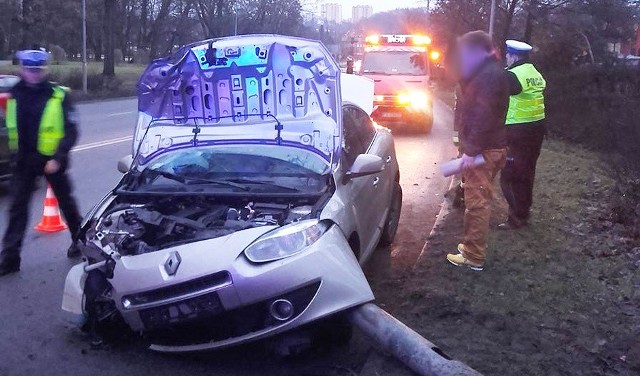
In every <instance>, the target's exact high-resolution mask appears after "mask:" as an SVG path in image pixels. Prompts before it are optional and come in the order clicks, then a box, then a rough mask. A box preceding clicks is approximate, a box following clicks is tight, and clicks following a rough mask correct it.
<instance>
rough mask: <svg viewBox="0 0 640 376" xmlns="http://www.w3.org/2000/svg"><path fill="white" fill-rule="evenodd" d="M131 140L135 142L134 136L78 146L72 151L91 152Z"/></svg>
mask: <svg viewBox="0 0 640 376" xmlns="http://www.w3.org/2000/svg"><path fill="white" fill-rule="evenodd" d="M131 140H133V136H126V137H119V138H113V139H111V140H104V141H97V142H91V143H88V144H84V145H78V146H76V147H74V148H73V149H71V151H73V152H75V151H84V150H90V149H95V148H99V147H103V146H109V145H114V144H119V143H121V142H127V141H131Z"/></svg>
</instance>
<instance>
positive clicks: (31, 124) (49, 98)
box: [0, 50, 82, 275]
mask: <svg viewBox="0 0 640 376" xmlns="http://www.w3.org/2000/svg"><path fill="white" fill-rule="evenodd" d="M16 57H17V58H18V60H19V61H20V64H21V69H20V75H21V78H22V79H21V80H20V82H18V83H17V84H16V85H15V86H14V87H13V89H11V92H10V93H11V98H10V99H9V100H8V102H7V111H6V119H5V122H6V126H7V134H8V139H9V149H10V150H11V151H12V153H13V154H14V158H15V159H14V160H15V168H14V172H13V174H14V175H13V184H12V203H11V207H10V211H9V224H8V226H7V230H6V233H5V235H4V238H3V241H2V247H3V248H2V252H1V253H0V275H6V274H10V273H15V272H17V271H19V270H20V251H21V248H22V240H23V238H24V234H25V230H26V227H27V222H28V212H29V203H30V201H31V195H32V192H33V190H34V186H35V182H36V178H37V177H39V176H42V175H44V177H45V178H46V179H47V181H48V182H49V184H51V188H52V189H53V192H54V193H55V195H56V197H57V198H58V202H59V203H60V209H61V211H62V214H63V215H64V217H65V219H66V221H67V224H68V226H69V230H70V232H71V234H72V240H73V238H74V235H75V234H76V233H77V232H78V230H79V227H80V222H81V219H82V218H81V216H80V213H79V212H78V208H77V206H76V202H75V199H74V198H73V196H72V195H71V184H70V182H69V178H68V177H67V174H66V170H67V167H68V162H69V151H70V150H71V148H72V147H73V145H74V144H75V142H76V140H77V138H78V131H77V128H76V122H75V121H76V120H75V116H74V109H73V105H72V103H71V101H70V99H69V95H68V93H67V91H66V90H65V89H64V88H62V87H60V86H58V85H56V84H53V83H51V82H49V81H48V80H47V66H46V65H47V60H48V58H49V54H48V53H47V52H45V51H41V50H25V51H19V52H18V53H17V54H16ZM73 244H74V243H73V241H72V246H71V247H70V248H69V250H68V251H67V255H68V256H69V257H75V256H78V255H79V251H78V249H77V248H76V247H75V246H74V245H73Z"/></svg>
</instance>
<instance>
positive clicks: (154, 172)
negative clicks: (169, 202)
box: [148, 170, 186, 184]
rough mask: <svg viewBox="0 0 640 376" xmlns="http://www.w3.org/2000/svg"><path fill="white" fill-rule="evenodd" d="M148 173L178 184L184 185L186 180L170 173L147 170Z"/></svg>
mask: <svg viewBox="0 0 640 376" xmlns="http://www.w3.org/2000/svg"><path fill="white" fill-rule="evenodd" d="M148 171H149V172H150V173H152V174H155V175H158V176H162V177H163V178H167V179H170V180H175V181H177V182H179V183H182V184H185V183H186V179H185V178H184V177H183V176H180V175H176V174H172V173H170V172H166V171H160V170H148Z"/></svg>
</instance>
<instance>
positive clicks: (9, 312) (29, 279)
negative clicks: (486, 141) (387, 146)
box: [0, 100, 455, 376]
mask: <svg viewBox="0 0 640 376" xmlns="http://www.w3.org/2000/svg"><path fill="white" fill-rule="evenodd" d="M78 110H79V115H80V123H81V129H80V130H81V137H80V141H79V143H78V146H77V147H76V148H75V149H74V151H73V152H72V153H73V154H72V167H71V176H72V178H73V181H74V185H75V189H76V190H75V194H76V197H77V199H78V203H79V205H80V207H81V210H83V211H88V210H89V209H91V207H92V206H93V204H95V203H96V202H97V201H98V200H99V199H100V198H101V197H102V196H103V195H104V194H105V193H106V192H107V191H108V190H109V189H110V188H111V187H113V186H114V185H115V183H116V182H117V181H118V179H119V177H120V174H119V173H118V172H117V170H116V163H117V161H118V159H119V158H120V157H121V156H124V155H126V154H129V153H130V148H131V142H130V137H131V135H132V132H133V128H134V125H135V121H136V102H135V100H115V101H105V102H97V103H88V104H82V105H79V106H78ZM435 119H436V122H435V126H434V129H433V132H432V133H431V134H430V135H428V136H425V135H402V134H398V135H396V139H395V142H396V149H397V153H398V159H399V162H400V170H401V184H402V187H403V190H404V200H403V213H402V217H401V223H400V230H399V233H398V237H397V241H396V243H395V244H394V245H393V246H392V249H391V252H388V250H381V251H380V252H378V253H377V255H376V256H375V257H374V258H373V260H372V261H371V262H370V263H369V265H367V267H366V272H367V275H368V277H369V278H370V279H371V280H372V281H375V280H376V278H379V276H381V275H384V276H389V275H390V274H392V273H398V272H402V271H406V270H408V269H409V268H411V267H412V266H413V264H414V263H415V261H416V260H417V258H418V256H419V254H420V251H421V249H422V245H423V244H424V242H425V240H426V237H427V235H428V234H429V231H430V230H431V227H432V226H433V223H434V221H435V218H436V215H437V213H438V211H439V208H440V205H441V203H442V197H443V194H444V192H445V190H446V187H447V184H448V181H447V180H446V179H444V178H442V177H440V176H439V174H438V172H437V164H438V163H439V162H441V161H444V160H447V159H449V158H451V157H452V156H453V155H454V152H455V151H454V148H453V146H452V145H451V111H450V110H449V109H448V108H447V107H446V106H445V105H444V104H442V103H440V102H436V103H435ZM44 194H45V187H44V186H42V187H40V189H39V190H38V191H37V192H35V194H34V197H33V202H32V205H31V209H30V212H31V219H30V226H29V227H30V228H32V227H33V226H34V225H35V224H36V223H37V222H38V221H39V219H40V216H41V215H42V210H43V208H42V202H43V198H44ZM8 201H9V200H8V198H7V197H6V195H2V196H0V213H2V214H0V231H2V232H4V229H5V228H6V225H7V218H6V213H7V211H8V205H9V202H8ZM68 245H69V236H68V234H67V233H57V234H41V233H38V232H36V231H35V230H29V231H28V234H27V237H26V239H25V242H24V249H23V254H22V257H23V261H22V270H21V272H20V273H18V274H15V275H11V276H7V277H3V278H0V323H1V324H0V376H17V375H30V376H32V375H69V374H73V375H109V376H111V375H125V374H126V375H142V374H154V375H171V376H175V375H183V374H190V375H211V374H216V375H345V374H357V373H358V372H359V370H360V369H362V366H363V364H364V363H365V362H366V361H367V359H368V358H369V356H370V355H371V354H372V353H375V349H374V348H373V347H372V345H371V343H370V342H369V341H368V340H367V339H366V338H364V337H363V336H362V335H359V334H356V335H355V336H354V339H353V340H352V341H351V343H350V344H349V345H348V346H346V347H341V348H338V347H334V348H328V349H322V350H318V351H315V352H313V353H310V354H308V355H306V356H304V357H301V358H296V359H287V360H282V359H274V358H273V357H271V356H269V355H268V354H267V353H266V352H265V351H264V350H263V346H260V345H249V346H243V347H239V348H235V349H231V350H225V351H220V352H214V353H207V354H200V355H196V356H194V355H192V356H166V355H161V354H156V353H153V352H150V351H148V350H146V349H143V348H139V347H136V346H135V345H132V344H128V343H120V344H113V345H109V346H106V347H103V348H100V349H92V348H91V347H90V346H89V343H88V341H87V338H86V337H85V336H84V335H83V334H82V333H81V332H80V331H79V330H77V329H76V328H74V327H73V326H71V325H70V324H67V323H66V322H64V321H63V320H62V318H61V317H62V315H61V311H60V303H61V297H62V289H63V285H64V279H65V276H66V273H67V271H68V270H69V268H70V267H71V266H72V265H73V264H74V263H75V262H77V261H70V260H68V259H67V258H66V255H65V251H66V248H67V247H68ZM385 251H386V252H385ZM374 285H375V284H374ZM378 303H379V304H381V305H382V306H384V302H380V301H379V302H378Z"/></svg>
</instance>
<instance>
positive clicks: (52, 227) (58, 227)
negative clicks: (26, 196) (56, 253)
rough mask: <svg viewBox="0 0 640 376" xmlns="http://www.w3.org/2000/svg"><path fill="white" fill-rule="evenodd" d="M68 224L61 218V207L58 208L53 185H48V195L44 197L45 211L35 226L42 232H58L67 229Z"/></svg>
mask: <svg viewBox="0 0 640 376" xmlns="http://www.w3.org/2000/svg"><path fill="white" fill-rule="evenodd" d="M66 228H67V225H66V224H65V223H64V222H63V221H62V218H60V209H59V208H58V199H57V198H56V196H55V195H54V194H53V189H51V185H48V186H47V196H46V197H45V198H44V213H43V214H42V220H41V221H40V223H38V225H37V226H36V227H35V229H36V230H38V231H42V232H58V231H62V230H65V229H66Z"/></svg>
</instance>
